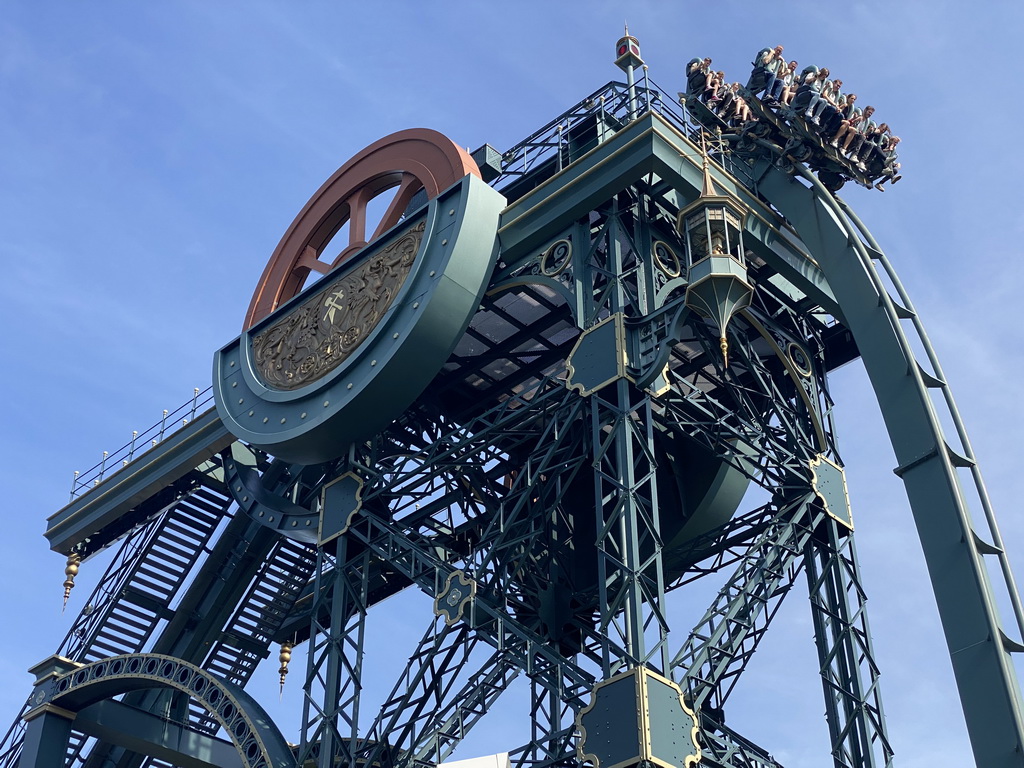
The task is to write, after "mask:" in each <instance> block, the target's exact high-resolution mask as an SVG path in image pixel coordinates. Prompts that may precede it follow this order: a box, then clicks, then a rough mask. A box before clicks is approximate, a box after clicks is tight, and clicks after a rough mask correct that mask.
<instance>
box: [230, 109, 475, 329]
mask: <svg viewBox="0 0 1024 768" xmlns="http://www.w3.org/2000/svg"><path fill="white" fill-rule="evenodd" d="M469 173H472V174H474V175H476V176H479V175H480V171H479V169H478V167H477V165H476V163H475V162H474V161H473V159H472V158H471V157H470V156H469V154H467V153H466V151H465V150H463V149H462V148H461V147H459V146H457V145H456V144H454V143H453V142H452V141H451V140H450V139H448V138H446V137H445V136H444V135H443V134H440V133H438V132H437V131H432V130H429V129H426V128H415V129H411V130H407V131H399V132H398V133H393V134H391V135H390V136H385V137H384V138H383V139H380V140H379V141H376V142H374V143H373V144H371V145H370V146H368V147H367V148H366V149H364V150H363V151H362V152H360V153H359V154H357V155H356V156H355V157H353V158H352V159H351V160H349V161H348V162H347V163H345V164H344V165H343V166H341V168H339V169H338V170H337V172H335V174H334V175H333V176H331V178H329V179H328V180H327V181H326V182H325V183H324V185H323V186H322V187H320V189H319V190H317V192H316V194H314V195H313V197H312V198H310V200H309V202H308V203H306V205H305V207H304V208H303V209H302V211H300V212H299V215H298V216H296V217H295V220H294V221H293V222H292V224H291V226H290V227H289V228H288V231H287V232H285V234H284V237H282V238H281V242H280V243H278V245H277V248H276V249H275V250H274V253H273V255H272V256H271V257H270V261H269V262H268V263H267V267H266V269H264V270H263V275H262V276H261V277H260V281H259V284H258V285H257V286H256V291H255V292H254V293H253V296H252V301H251V302H250V304H249V309H248V311H247V312H246V315H245V323H244V325H243V329H249V328H251V327H252V326H253V325H255V324H256V323H258V322H259V321H260V320H262V319H263V318H265V317H266V316H267V315H269V314H270V313H271V312H273V311H274V310H275V309H277V307H278V306H280V305H281V304H283V303H284V302H286V301H288V299H290V298H292V297H293V296H295V295H296V294H298V293H299V291H301V290H302V288H303V285H304V284H305V282H306V279H307V278H308V277H309V274H310V272H318V273H320V274H327V273H328V272H330V271H331V270H332V269H334V268H335V267H337V266H338V265H339V264H341V263H343V262H344V261H345V260H346V259H347V258H349V257H350V256H351V255H352V254H354V253H356V252H357V251H359V250H360V249H361V248H363V247H364V246H366V245H367V244H368V243H370V242H372V241H373V240H375V239H376V238H377V237H379V236H380V235H381V234H383V233H384V232H386V231H387V230H388V229H390V228H391V227H393V226H394V225H395V224H397V223H398V222H399V221H401V219H402V216H403V214H404V213H405V211H406V209H407V208H408V206H409V204H410V203H411V202H412V201H413V198H414V197H415V196H416V195H417V193H420V192H424V193H425V196H426V199H430V198H432V197H435V196H436V195H437V194H438V193H439V192H441V191H443V190H445V189H447V188H448V187H450V186H451V185H452V184H454V183H455V182H456V181H458V180H459V179H461V178H463V177H464V176H465V175H466V174H469ZM396 187H397V191H396V192H394V196H393V197H392V199H391V202H390V203H389V204H388V207H387V209H386V210H385V212H384V214H383V216H382V217H381V219H380V221H379V223H378V224H377V225H376V227H375V229H374V231H373V232H372V233H371V234H370V235H369V236H367V233H366V229H367V207H368V206H369V204H370V202H371V201H373V200H374V199H375V198H377V197H379V196H381V195H382V194H384V193H386V192H388V191H389V190H393V189H395V188H396ZM345 224H348V242H347V243H346V244H345V245H344V247H342V248H341V250H340V252H339V253H337V254H334V255H331V254H330V253H325V251H326V250H327V248H328V246H329V245H330V244H331V241H332V239H333V238H334V236H335V235H336V234H338V232H339V231H340V230H341V229H342V227H344V226H345Z"/></svg>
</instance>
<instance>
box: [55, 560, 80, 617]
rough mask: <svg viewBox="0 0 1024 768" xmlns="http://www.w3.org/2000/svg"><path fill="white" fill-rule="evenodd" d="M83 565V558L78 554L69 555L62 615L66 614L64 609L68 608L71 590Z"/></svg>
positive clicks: (65, 569) (65, 573)
mask: <svg viewBox="0 0 1024 768" xmlns="http://www.w3.org/2000/svg"><path fill="white" fill-rule="evenodd" d="M81 563H82V556H81V555H80V554H78V553H77V552H72V553H71V554H70V555H68V561H67V564H66V565H65V566H64V605H63V607H62V608H61V609H60V612H61V613H64V609H65V608H67V607H68V598H69V597H71V590H72V589H74V587H75V576H77V575H78V566H79V565H81Z"/></svg>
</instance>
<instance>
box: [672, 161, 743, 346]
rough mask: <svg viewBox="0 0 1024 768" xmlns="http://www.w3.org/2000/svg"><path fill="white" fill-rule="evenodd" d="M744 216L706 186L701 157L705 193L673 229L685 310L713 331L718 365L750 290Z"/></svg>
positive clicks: (707, 176) (708, 182)
mask: <svg viewBox="0 0 1024 768" xmlns="http://www.w3.org/2000/svg"><path fill="white" fill-rule="evenodd" d="M745 216H746V211H745V210H744V209H743V207H742V206H741V205H740V204H739V203H738V202H737V201H736V200H733V199H732V198H731V197H728V196H726V195H721V194H719V193H718V191H717V190H716V189H715V185H714V183H713V182H712V181H711V173H710V170H709V163H708V157H707V153H706V152H705V153H704V187H703V189H702V190H701V194H700V197H698V198H697V199H696V200H695V201H693V202H692V203H690V204H689V205H688V206H686V207H685V208H683V210H681V211H680V212H679V218H678V219H677V221H676V228H677V230H678V232H679V235H680V237H682V239H683V243H684V245H685V249H686V264H687V280H688V282H689V285H688V286H687V288H686V306H687V307H688V308H690V309H692V310H693V311H695V312H697V313H698V314H700V315H701V316H703V317H707V318H710V319H711V320H712V321H714V323H715V324H716V325H717V326H718V333H719V346H720V348H721V350H722V360H723V362H724V363H725V365H726V366H728V365H729V340H728V335H727V332H726V329H727V327H728V325H729V321H730V320H731V319H732V317H733V315H735V314H736V313H737V312H739V311H740V310H742V309H744V308H746V307H748V306H749V305H750V300H751V298H752V297H753V295H754V289H753V287H752V286H751V285H750V283H749V282H747V266H746V259H745V258H744V256H743V254H744V249H743V220H744V218H745Z"/></svg>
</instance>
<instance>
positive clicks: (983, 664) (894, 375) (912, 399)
mask: <svg viewBox="0 0 1024 768" xmlns="http://www.w3.org/2000/svg"><path fill="white" fill-rule="evenodd" d="M760 190H761V192H762V193H763V194H765V195H766V196H767V197H769V199H771V200H772V202H773V204H774V205H775V206H776V207H777V208H778V209H779V210H780V211H782V212H783V214H784V215H786V217H787V218H788V219H789V220H790V221H791V222H792V223H793V225H794V227H795V228H796V229H797V231H798V232H799V233H800V236H801V239H802V240H803V242H804V243H806V244H807V245H808V246H809V248H810V249H811V251H812V252H813V253H814V254H815V258H816V260H817V262H818V264H819V265H820V267H821V269H822V271H823V274H824V275H825V276H826V277H827V278H828V281H829V284H830V285H831V286H832V289H833V291H834V292H835V295H836V298H837V300H838V301H839V303H840V305H841V306H842V310H843V317H844V321H845V323H846V324H847V326H848V327H849V328H850V330H851V331H852V333H853V335H854V338H855V339H856V342H857V346H858V348H859V349H860V353H861V357H862V359H863V361H864V366H865V369H866V370H867V373H868V376H869V378H870V380H871V384H872V387H873V388H874V391H875V397H876V399H877V401H878V404H879V407H880V408H881V412H882V416H883V418H884V420H885V424H886V428H887V430H888V433H889V439H890V441H891V443H892V447H893V450H894V452H895V454H896V460H897V462H898V465H899V466H898V468H897V470H896V473H897V474H898V475H899V476H900V477H901V478H902V480H903V482H904V485H905V487H906V489H907V495H908V497H909V499H910V504H911V509H912V511H913V514H914V519H915V522H916V524H917V529H918V535H919V537H920V539H921V545H922V549H923V551H924V555H925V561H926V563H927V565H928V571H929V574H930V576H931V581H932V588H933V591H934V593H935V599H936V602H937V604H938V608H939V616H940V619H941V622H942V627H943V632H944V634H945V637H946V643H947V646H948V647H949V652H950V658H951V661H952V665H953V671H954V674H955V676H956V680H957V686H958V688H959V691H960V698H961V702H962V704H963V708H964V714H965V717H966V721H967V728H968V733H969V735H970V738H971V745H972V748H973V750H974V755H975V759H976V760H977V762H978V765H983V766H986V768H1004V766H1005V767H1009V766H1015V767H1016V768H1019V766H1021V765H1024V704H1022V701H1021V694H1020V688H1019V685H1018V683H1017V678H1016V673H1015V671H1014V667H1013V662H1012V660H1011V658H1010V652H1011V650H1012V646H1011V644H1010V642H1009V641H1008V640H1007V639H1006V638H1007V637H1008V635H1007V633H1006V632H1005V631H1004V630H1003V628H1002V626H1001V622H1000V619H999V614H998V610H997V608H996V605H995V601H994V598H993V596H992V592H991V590H990V588H989V585H988V576H987V572H986V568H985V565H984V563H983V561H982V552H981V551H980V549H979V545H978V538H977V536H976V535H975V533H974V531H973V528H972V525H971V520H970V513H969V511H968V509H967V508H966V502H965V501H964V496H963V493H962V490H961V488H960V483H959V479H958V477H957V472H956V464H955V463H954V462H957V461H958V457H957V456H956V455H955V454H953V452H952V451H951V449H950V448H949V447H948V445H947V443H946V442H945V439H944V437H943V434H942V429H941V426H940V423H939V421H938V418H937V416H936V413H935V409H934V406H933V405H932V402H931V398H930V396H929V394H928V385H927V383H926V381H925V380H924V378H923V376H922V373H921V370H920V368H919V366H918V363H917V361H916V359H915V358H914V357H913V354H912V352H910V350H909V347H908V346H907V345H906V344H905V343H903V340H902V339H901V335H902V332H901V330H900V329H899V327H898V322H899V320H898V317H897V316H896V312H895V311H894V310H893V309H892V301H891V299H889V297H888V296H887V295H884V294H882V293H880V290H879V288H878V287H877V284H876V283H875V282H874V281H873V280H872V274H871V271H870V270H872V269H873V267H872V266H871V263H870V259H869V257H868V254H867V251H866V249H865V248H864V246H863V245H861V244H860V239H859V235H858V233H857V232H856V231H855V230H854V229H853V227H852V226H851V225H850V224H849V223H848V222H845V221H844V220H843V217H842V213H841V211H840V210H839V208H838V206H836V205H835V204H834V203H832V204H830V202H829V201H830V196H829V195H828V193H827V192H825V191H824V189H823V188H819V189H814V188H812V189H808V188H807V187H805V186H803V185H802V184H799V183H796V182H795V181H794V180H793V179H792V178H790V177H788V176H786V175H785V174H783V173H781V172H769V173H767V174H766V175H765V177H764V178H763V179H762V180H761V183H760Z"/></svg>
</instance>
